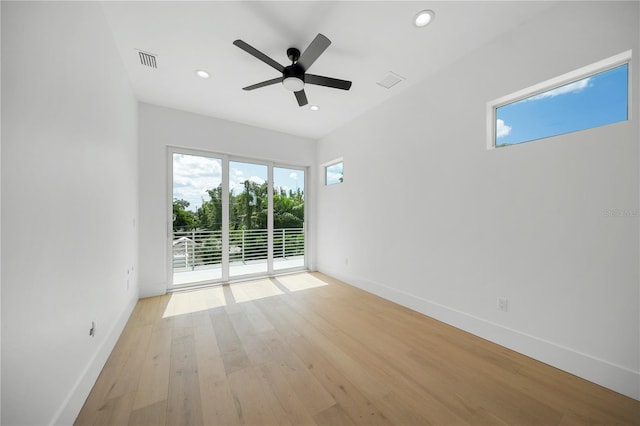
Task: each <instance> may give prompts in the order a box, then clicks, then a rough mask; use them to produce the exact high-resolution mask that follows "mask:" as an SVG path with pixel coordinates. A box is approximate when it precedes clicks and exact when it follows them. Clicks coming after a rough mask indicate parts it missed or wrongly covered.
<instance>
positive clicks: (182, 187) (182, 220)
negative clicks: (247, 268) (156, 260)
mask: <svg viewBox="0 0 640 426" xmlns="http://www.w3.org/2000/svg"><path fill="white" fill-rule="evenodd" d="M172 170H173V184H172V194H173V197H172V198H173V199H172V230H171V247H170V252H171V265H172V267H171V269H172V276H173V285H174V286H180V285H185V284H193V283H197V282H207V281H216V280H221V279H222V160H221V159H220V158H215V157H207V156H202V155H189V154H183V153H175V152H174V153H173V155H172Z"/></svg>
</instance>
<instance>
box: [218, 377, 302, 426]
mask: <svg viewBox="0 0 640 426" xmlns="http://www.w3.org/2000/svg"><path fill="white" fill-rule="evenodd" d="M228 379H229V385H230V386H231V391H232V393H233V399H234V402H235V405H236V410H237V412H238V417H239V418H240V422H241V423H242V424H244V425H260V424H262V425H280V424H290V422H289V421H288V419H287V418H286V416H284V418H282V417H279V416H278V415H277V409H278V407H275V406H274V401H273V395H270V394H269V393H267V392H265V389H264V388H263V384H262V381H261V380H260V378H259V377H258V374H257V372H256V369H255V367H252V366H249V367H246V368H243V369H241V370H236V371H234V372H233V373H231V374H229V375H228ZM280 410H281V407H280Z"/></svg>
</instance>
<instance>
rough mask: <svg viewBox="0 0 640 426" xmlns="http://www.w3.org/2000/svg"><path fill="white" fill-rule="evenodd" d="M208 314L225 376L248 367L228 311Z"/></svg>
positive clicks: (222, 310)
mask: <svg viewBox="0 0 640 426" xmlns="http://www.w3.org/2000/svg"><path fill="white" fill-rule="evenodd" d="M209 313H210V315H211V322H212V324H213V329H214V331H215V334H216V340H217V342H218V347H219V348H220V354H221V355H222V361H223V362H224V367H225V370H226V372H227V374H228V375H229V374H232V373H233V372H235V371H237V370H242V369H244V368H247V367H249V366H250V365H251V363H250V361H249V358H248V357H247V353H246V352H245V350H244V347H243V346H242V342H241V341H240V338H239V337H238V334H237V333H236V331H235V329H234V328H233V323H232V322H231V319H230V318H229V314H228V311H227V310H226V309H225V308H221V309H213V310H210V311H209Z"/></svg>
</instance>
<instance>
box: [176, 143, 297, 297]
mask: <svg viewBox="0 0 640 426" xmlns="http://www.w3.org/2000/svg"><path fill="white" fill-rule="evenodd" d="M169 164H170V176H171V177H172V178H171V188H170V189H171V200H172V202H171V232H170V241H169V244H170V247H169V252H170V257H171V258H170V263H171V277H172V280H171V285H170V287H171V288H179V287H185V286H193V285H198V284H205V283H207V284H208V283H212V282H227V281H229V280H236V279H239V278H244V277H253V276H266V275H270V274H272V273H274V272H278V273H281V272H282V271H286V270H295V269H304V268H305V265H306V262H305V247H306V245H305V244H306V243H305V241H306V239H305V222H304V221H305V192H304V191H305V169H304V168H294V167H288V166H284V167H281V166H276V165H274V164H272V163H269V162H260V161H254V160H250V161H246V160H243V159H239V158H232V159H229V158H228V157H227V156H225V155H219V154H211V155H210V154H207V153H200V152H195V151H186V150H178V149H172V150H170V155H169Z"/></svg>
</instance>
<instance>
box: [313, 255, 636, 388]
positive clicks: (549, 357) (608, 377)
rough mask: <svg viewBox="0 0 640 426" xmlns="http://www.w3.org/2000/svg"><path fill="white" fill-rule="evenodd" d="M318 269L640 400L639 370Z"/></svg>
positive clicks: (402, 293) (349, 277)
mask: <svg viewBox="0 0 640 426" xmlns="http://www.w3.org/2000/svg"><path fill="white" fill-rule="evenodd" d="M318 271H319V272H321V273H324V274H326V275H329V276H332V277H335V278H336V279H339V280H341V281H344V282H345V283H347V284H350V285H353V286H355V287H358V288H360V289H362V290H364V291H367V292H369V293H373V294H375V295H377V296H380V297H382V298H384V299H387V300H390V301H392V302H395V303H398V304H399V305H402V306H405V307H407V308H409V309H412V310H414V311H416V312H419V313H421V314H424V315H427V316H429V317H432V318H435V319H437V320H439V321H442V322H444V323H447V324H449V325H452V326H454V327H456V328H459V329H461V330H464V331H467V332H469V333H471V334H474V335H476V336H478V337H481V338H483V339H486V340H489V341H491V342H494V343H497V344H499V345H501V346H504V347H506V348H509V349H512V350H514V351H516V352H519V353H521V354H524V355H527V356H529V357H531V358H533V359H536V360H538V361H541V362H543V363H545V364H549V365H551V366H553V367H556V368H559V369H561V370H564V371H566V372H568V373H571V374H574V375H576V376H578V377H581V378H583V379H586V380H589V381H590V382H593V383H596V384H598V385H601V386H604V387H606V388H608V389H611V390H613V391H615V392H618V393H621V394H623V395H626V396H628V397H630V398H633V399H636V400H640V372H637V371H633V370H630V369H628V368H625V367H621V366H618V365H615V364H612V363H610V362H608V361H605V360H602V359H598V358H595V357H593V356H590V355H588V354H584V353H581V352H578V351H575V350H573V349H571V348H567V347H564V346H561V345H558V344H556V343H552V342H549V341H546V340H544V339H541V338H538V337H536V336H532V335H529V334H526V333H522V332H520V331H518V330H514V329H510V328H508V327H504V326H502V325H499V324H496V323H493V322H491V321H487V320H485V319H482V318H479V317H475V316H473V315H469V314H467V313H465V312H462V311H458V310H455V309H452V308H450V307H447V306H444V305H441V304H438V303H435V302H432V301H429V300H426V299H423V298H421V297H419V296H416V295H413V294H410V293H407V292H404V291H401V290H398V289H395V288H392V287H389V286H387V285H384V284H381V283H377V282H374V281H370V280H367V279H364V278H359V277H353V276H346V275H344V274H341V273H340V272H337V271H333V270H331V269H330V268H325V267H323V266H321V265H318Z"/></svg>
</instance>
